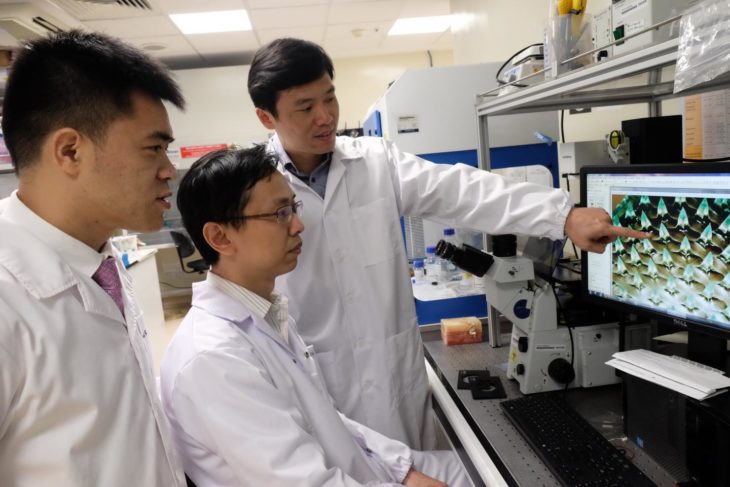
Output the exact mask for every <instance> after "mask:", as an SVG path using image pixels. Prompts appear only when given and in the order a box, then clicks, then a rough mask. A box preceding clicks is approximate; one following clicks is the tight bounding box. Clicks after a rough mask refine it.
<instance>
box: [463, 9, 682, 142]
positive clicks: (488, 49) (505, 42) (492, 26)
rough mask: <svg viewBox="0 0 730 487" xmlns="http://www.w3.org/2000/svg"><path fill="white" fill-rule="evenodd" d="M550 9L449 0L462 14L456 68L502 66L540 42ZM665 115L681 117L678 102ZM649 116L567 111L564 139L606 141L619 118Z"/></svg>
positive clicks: (618, 110) (629, 109)
mask: <svg viewBox="0 0 730 487" xmlns="http://www.w3.org/2000/svg"><path fill="white" fill-rule="evenodd" d="M548 5H549V2H548V1H545V0H523V1H522V2H515V1H513V0H490V1H485V0H450V7H451V13H452V14H458V15H459V21H458V24H457V25H458V27H457V28H455V29H454V31H453V39H454V62H455V64H462V63H477V62H485V61H487V62H488V61H502V62H503V61H505V60H506V59H508V58H509V57H510V56H511V55H512V54H514V53H515V52H517V51H519V50H520V49H522V48H523V47H526V46H528V45H530V44H533V43H538V42H542V41H543V29H544V25H545V23H546V21H547V18H548V7H547V6H548ZM610 5H611V1H610V0H591V1H589V2H588V8H587V13H588V14H595V13H596V12H599V11H600V10H603V9H605V8H607V7H609V6H610ZM662 111H663V114H664V115H674V114H678V113H680V105H679V102H678V101H677V100H669V101H667V102H664V103H663V106H662ZM558 116H559V115H558ZM646 116H648V110H647V107H646V105H644V104H634V105H621V106H615V107H604V108H600V107H599V108H593V111H592V112H591V113H587V114H580V115H570V114H568V113H566V114H565V136H566V141H568V142H577V141H584V140H596V139H603V137H604V136H605V135H606V134H607V133H609V132H610V131H611V130H614V129H617V128H621V120H628V119H632V118H641V117H646Z"/></svg>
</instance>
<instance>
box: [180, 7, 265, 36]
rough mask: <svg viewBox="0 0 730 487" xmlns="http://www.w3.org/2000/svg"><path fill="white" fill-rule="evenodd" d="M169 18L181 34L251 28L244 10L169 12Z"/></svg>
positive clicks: (237, 30) (236, 30)
mask: <svg viewBox="0 0 730 487" xmlns="http://www.w3.org/2000/svg"><path fill="white" fill-rule="evenodd" d="M170 19H172V21H173V22H175V25H177V26H178V28H179V29H180V30H181V31H182V33H183V34H206V33H209V32H239V31H244V30H251V21H250V20H248V14H247V13H246V11H245V10H221V11H218V12H199V13H192V14H170Z"/></svg>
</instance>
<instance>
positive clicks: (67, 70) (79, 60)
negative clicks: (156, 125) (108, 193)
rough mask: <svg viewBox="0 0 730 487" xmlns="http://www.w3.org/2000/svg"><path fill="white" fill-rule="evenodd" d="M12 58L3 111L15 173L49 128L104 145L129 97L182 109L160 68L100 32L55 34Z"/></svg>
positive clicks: (179, 96)
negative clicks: (73, 132)
mask: <svg viewBox="0 0 730 487" xmlns="http://www.w3.org/2000/svg"><path fill="white" fill-rule="evenodd" d="M16 54H17V55H16V57H15V59H14V60H13V62H12V64H11V66H10V69H9V71H10V75H9V77H8V81H7V88H6V90H5V99H4V100H3V111H2V114H3V120H2V129H3V135H4V137H5V143H6V145H7V147H8V151H9V152H10V156H11V157H12V159H13V162H14V164H15V172H16V173H20V171H22V170H23V169H24V168H26V167H28V166H29V165H31V164H32V163H33V162H34V161H35V159H36V158H37V157H38V155H39V152H40V148H41V145H42V143H43V140H44V139H45V138H46V137H47V136H48V134H50V133H51V132H53V131H54V130H57V129H60V128H63V127H70V128H73V129H76V130H78V131H79V132H81V133H82V134H84V135H86V136H87V137H89V138H90V139H91V140H92V141H94V142H99V141H101V140H103V138H104V136H105V135H106V131H107V129H108V128H109V125H110V124H111V123H112V122H113V121H114V120H116V119H118V118H121V117H123V116H125V115H130V114H131V113H132V99H131V95H132V93H134V92H141V93H144V94H146V95H148V96H150V97H153V98H156V99H159V100H166V101H169V102H171V103H172V104H174V105H175V106H177V107H178V108H180V109H182V108H183V107H184V105H185V100H184V98H183V96H182V94H181V92H180V88H179V86H178V85H177V83H176V82H175V81H174V80H173V78H172V76H171V74H170V71H169V70H168V69H167V68H166V67H164V66H163V65H162V64H161V63H159V62H158V61H156V60H154V59H152V58H151V57H150V56H148V55H147V54H145V53H143V52H142V51H140V50H139V49H137V48H135V47H132V46H130V45H128V44H125V43H123V42H122V41H121V40H119V39H116V38H114V37H110V36H107V35H105V34H100V33H95V32H84V31H81V30H71V31H68V32H61V33H58V34H54V35H52V36H49V37H44V38H41V39H37V40H34V41H31V42H28V43H26V44H25V45H24V46H23V47H21V48H20V49H19V50H18V52H17V53H16Z"/></svg>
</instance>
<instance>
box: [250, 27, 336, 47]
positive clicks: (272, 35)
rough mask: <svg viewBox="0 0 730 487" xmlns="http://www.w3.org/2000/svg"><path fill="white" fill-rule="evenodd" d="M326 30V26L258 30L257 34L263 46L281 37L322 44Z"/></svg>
mask: <svg viewBox="0 0 730 487" xmlns="http://www.w3.org/2000/svg"><path fill="white" fill-rule="evenodd" d="M324 29H325V28H324V26H318V27H290V28H288V29H265V30H257V31H256V34H258V36H259V41H260V42H261V45H264V44H268V43H269V42H271V41H273V40H274V39H278V38H280V37H295V38H297V39H304V40H307V41H312V42H316V43H317V44H322V41H323V40H324Z"/></svg>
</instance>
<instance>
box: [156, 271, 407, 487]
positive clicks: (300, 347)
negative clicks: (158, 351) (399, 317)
mask: <svg viewBox="0 0 730 487" xmlns="http://www.w3.org/2000/svg"><path fill="white" fill-rule="evenodd" d="M211 275H213V274H212V273H209V274H208V276H209V277H208V279H207V280H206V281H204V282H200V283H195V284H193V302H192V308H191V309H190V312H189V313H188V314H187V316H186V317H185V319H184V320H183V322H182V323H181V324H180V327H179V328H178V330H177V332H176V333H175V336H174V337H173V339H172V341H171V342H170V345H169V347H168V349H167V351H166V353H165V356H164V358H163V360H162V366H161V375H160V384H161V389H162V404H163V407H164V409H165V413H166V414H167V416H168V418H169V419H170V423H171V425H172V428H173V432H174V436H175V440H176V443H177V446H178V449H179V451H180V453H181V456H182V458H183V464H184V466H185V471H186V472H187V474H188V475H189V476H190V478H191V479H192V480H193V481H194V482H195V483H196V485H197V486H198V487H207V486H217V487H222V486H226V487H233V486H252V487H259V486H269V485H275V486H287V487H346V486H347V487H355V486H361V485H394V484H397V483H398V482H401V481H402V480H403V478H404V477H405V476H406V474H407V472H408V470H409V469H410V467H411V465H412V464H413V454H412V451H411V450H410V449H409V448H408V447H407V446H406V445H404V444H402V443H400V442H398V441H394V440H391V439H389V438H385V437H383V436H382V435H380V434H378V433H376V432H375V431H372V430H370V429H369V428H366V427H365V426H362V425H361V424H358V423H356V422H354V421H351V420H350V419H348V418H346V417H344V416H343V415H341V414H339V413H338V412H337V410H336V409H335V408H334V407H333V406H332V403H331V399H330V397H329V395H328V394H327V391H326V388H325V387H324V385H323V383H322V382H321V380H320V377H319V369H318V367H317V363H316V356H315V353H314V348H313V347H311V346H307V345H306V344H305V343H304V342H303V341H302V339H301V337H300V336H299V334H298V333H297V331H296V325H295V324H294V322H293V321H291V319H290V318H289V328H288V329H289V345H287V344H286V343H284V341H283V340H282V339H281V337H280V336H279V335H278V334H277V333H276V332H275V331H274V330H273V329H272V327H271V326H270V325H269V324H268V323H266V322H265V321H264V320H263V319H262V318H261V316H260V314H259V313H254V312H253V311H252V310H251V309H249V308H248V299H245V298H244V299H241V295H240V294H239V295H236V296H235V297H234V296H232V295H230V294H228V293H226V292H223V291H221V290H220V289H219V287H218V286H217V285H216V286H214V285H211V279H210V276H211ZM216 278H217V280H218V284H220V281H221V280H222V278H220V277H218V276H216V277H214V278H213V280H216Z"/></svg>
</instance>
